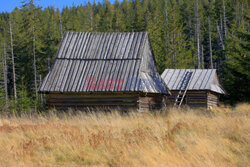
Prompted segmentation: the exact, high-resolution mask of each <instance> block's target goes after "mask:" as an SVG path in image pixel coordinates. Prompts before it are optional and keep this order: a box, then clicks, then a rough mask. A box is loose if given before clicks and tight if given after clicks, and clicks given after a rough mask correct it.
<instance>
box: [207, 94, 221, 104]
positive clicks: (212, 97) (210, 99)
mask: <svg viewBox="0 0 250 167" xmlns="http://www.w3.org/2000/svg"><path fill="white" fill-rule="evenodd" d="M218 104H219V94H217V93H214V92H207V107H212V106H217V105H218Z"/></svg>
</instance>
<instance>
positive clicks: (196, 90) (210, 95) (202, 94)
mask: <svg viewBox="0 0 250 167" xmlns="http://www.w3.org/2000/svg"><path fill="white" fill-rule="evenodd" d="M187 72H189V73H190V72H192V75H191V78H190V80H189V83H188V86H187V91H186V94H185V97H184V100H183V103H182V105H188V106H190V107H206V108H209V107H212V106H217V105H218V104H219V96H220V95H222V94H224V90H223V88H222V87H221V85H220V83H219V80H218V77H217V74H216V70H215V69H166V70H165V71H164V72H163V73H162V75H161V77H162V78H163V80H164V81H165V83H166V84H167V86H168V88H169V90H170V91H171V96H170V97H168V98H167V100H166V102H167V105H174V103H175V101H176V98H177V96H178V94H179V91H180V86H181V83H182V82H183V80H184V77H185V75H186V74H187Z"/></svg>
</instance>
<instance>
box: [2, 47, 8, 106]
mask: <svg viewBox="0 0 250 167" xmlns="http://www.w3.org/2000/svg"><path fill="white" fill-rule="evenodd" d="M3 77H4V92H5V104H6V106H8V101H9V98H8V78H7V56H6V44H5V42H4V43H3Z"/></svg>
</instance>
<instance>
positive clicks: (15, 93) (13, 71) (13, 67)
mask: <svg viewBox="0 0 250 167" xmlns="http://www.w3.org/2000/svg"><path fill="white" fill-rule="evenodd" d="M9 26H10V48H11V62H12V76H13V89H14V99H15V103H16V102H17V91H16V71H15V57H14V49H13V37H12V27H11V19H10V20H9Z"/></svg>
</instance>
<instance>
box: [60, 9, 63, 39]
mask: <svg viewBox="0 0 250 167" xmlns="http://www.w3.org/2000/svg"><path fill="white" fill-rule="evenodd" d="M59 28H60V35H61V38H63V26H62V16H61V12H59Z"/></svg>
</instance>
